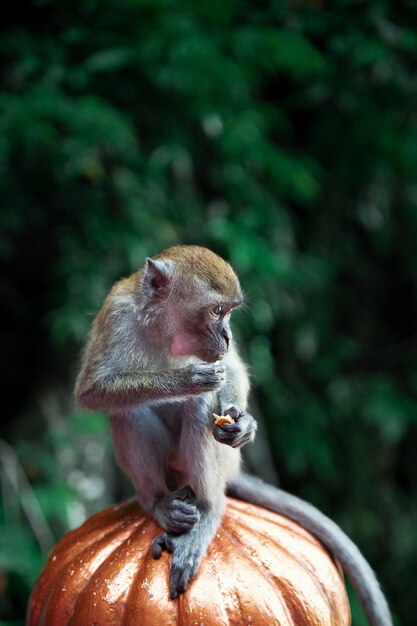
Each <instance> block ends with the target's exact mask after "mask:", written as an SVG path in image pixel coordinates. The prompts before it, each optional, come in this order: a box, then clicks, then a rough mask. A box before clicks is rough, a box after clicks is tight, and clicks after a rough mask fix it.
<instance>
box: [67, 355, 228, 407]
mask: <svg viewBox="0 0 417 626" xmlns="http://www.w3.org/2000/svg"><path fill="white" fill-rule="evenodd" d="M224 379H225V370H224V367H223V366H222V365H219V364H210V363H196V364H193V365H189V366H187V367H183V368H178V369H167V370H159V371H155V372H151V371H141V370H139V371H133V372H123V373H117V374H113V375H111V374H110V375H107V376H102V377H98V376H94V375H89V376H88V375H86V374H85V375H83V373H82V374H81V375H80V377H79V379H78V381H77V385H76V388H75V397H76V400H77V402H78V403H79V404H80V405H81V406H83V407H85V408H86V409H93V410H94V409H106V410H118V409H123V408H126V407H128V406H131V405H135V404H141V403H146V402H163V401H167V400H168V401H169V400H180V399H182V398H186V397H187V396H194V395H200V394H202V393H206V392H209V391H213V390H217V389H219V388H220V387H221V385H222V384H223V383H224Z"/></svg>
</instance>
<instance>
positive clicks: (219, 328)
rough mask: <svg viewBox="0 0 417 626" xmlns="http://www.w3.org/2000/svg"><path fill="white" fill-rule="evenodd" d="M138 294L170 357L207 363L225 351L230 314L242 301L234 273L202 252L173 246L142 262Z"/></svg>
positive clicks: (205, 252)
mask: <svg viewBox="0 0 417 626" xmlns="http://www.w3.org/2000/svg"><path fill="white" fill-rule="evenodd" d="M141 276H142V280H141V287H142V293H143V294H144V296H145V297H146V299H147V300H148V301H149V303H150V305H151V306H152V307H154V308H155V307H156V310H157V311H158V317H159V322H158V331H159V334H160V336H161V337H162V338H163V339H164V343H165V340H166V341H167V343H168V345H167V344H166V343H165V345H166V347H167V348H168V349H169V352H170V354H171V356H174V357H180V356H181V357H186V356H195V357H197V358H199V359H201V360H203V361H207V362H209V363H213V362H214V361H217V360H218V359H221V358H222V357H223V356H224V355H225V354H226V352H227V351H228V350H229V347H230V342H231V339H232V333H231V330H230V325H229V319H230V314H231V312H232V310H233V308H235V307H236V306H239V305H240V304H241V303H242V301H243V296H242V291H241V289H240V285H239V281H238V279H237V276H236V274H235V273H234V271H233V270H232V268H231V267H230V265H229V264H228V263H226V262H225V261H223V259H221V258H220V257H218V256H217V255H215V254H214V253H213V252H211V251H210V250H207V249H206V248H199V247H198V246H178V247H176V248H170V249H169V250H166V251H165V252H163V253H161V254H160V255H157V256H156V257H155V258H154V259H147V263H146V265H145V268H144V270H143V274H142V275H141Z"/></svg>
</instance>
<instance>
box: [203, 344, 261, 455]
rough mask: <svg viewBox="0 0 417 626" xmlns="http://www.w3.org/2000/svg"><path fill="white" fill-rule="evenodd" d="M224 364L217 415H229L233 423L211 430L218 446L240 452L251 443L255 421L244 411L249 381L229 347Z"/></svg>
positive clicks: (232, 348) (255, 427) (242, 366)
mask: <svg viewBox="0 0 417 626" xmlns="http://www.w3.org/2000/svg"><path fill="white" fill-rule="evenodd" d="M224 363H225V366H226V382H225V384H224V385H223V387H222V388H221V389H220V391H219V393H218V397H219V412H220V414H221V415H230V416H231V417H232V418H233V420H234V423H233V424H223V425H222V426H214V428H213V435H214V438H215V439H216V440H217V441H218V442H219V443H224V444H227V445H229V446H231V447H232V448H240V447H242V446H243V445H245V444H247V443H250V442H251V441H253V440H254V438H255V433H256V429H257V423H256V420H255V419H254V418H253V417H252V415H250V414H249V413H248V412H247V411H246V407H247V402H248V393H249V377H248V375H247V372H246V368H245V365H244V364H243V362H242V360H241V359H240V357H239V355H238V353H237V351H236V349H235V347H234V346H233V345H232V346H231V349H230V352H229V354H228V355H227V357H226V358H225V359H224Z"/></svg>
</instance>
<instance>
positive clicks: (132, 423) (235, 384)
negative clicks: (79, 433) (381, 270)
mask: <svg viewBox="0 0 417 626" xmlns="http://www.w3.org/2000/svg"><path fill="white" fill-rule="evenodd" d="M243 302H244V296H243V292H242V289H241V287H240V283H239V280H238V278H237V276H236V274H235V272H234V270H233V269H232V267H231V266H230V264H229V263H227V262H226V261H224V260H223V259H222V258H221V257H219V256H218V255H217V254H215V253H214V252H212V251H211V250H209V249H207V248H203V247H200V246H186V245H180V246H174V247H171V248H168V249H167V250H164V251H163V252H161V253H159V254H157V255H155V256H153V257H152V258H147V259H146V262H145V264H144V265H143V266H142V267H141V268H140V269H139V270H138V271H136V272H135V273H133V274H132V275H131V276H129V277H128V278H124V279H121V280H120V281H118V282H117V283H116V284H115V285H114V286H113V288H112V289H111V291H110V293H109V295H108V296H107V298H106V299H105V300H104V303H103V305H102V307H101V309H100V311H99V312H98V314H97V316H96V318H95V319H94V321H93V323H92V326H91V330H90V334H89V338H88V340H87V343H86V346H85V349H84V352H83V356H82V360H81V368H80V372H79V374H78V377H77V380H76V385H75V398H76V401H77V403H78V404H79V405H80V406H82V407H84V408H86V409H92V410H95V409H101V410H105V411H106V412H107V413H108V415H109V419H110V428H111V433H112V438H113V443H114V449H115V455H116V458H117V460H118V463H119V465H120V467H121V468H122V470H124V471H125V473H126V474H127V475H128V476H129V477H130V479H131V480H132V482H133V484H134V487H135V490H136V495H137V499H138V501H139V504H140V505H141V506H142V507H143V509H144V510H145V511H146V512H147V513H149V514H150V515H151V516H152V517H153V518H154V519H155V520H156V522H157V523H158V524H159V526H160V527H161V529H162V532H161V534H159V535H158V536H156V537H155V538H154V540H153V541H152V544H151V550H152V555H153V557H154V558H159V557H160V556H161V554H162V552H163V551H164V550H166V551H168V552H169V553H171V555H172V557H171V565H170V572H169V589H170V597H171V598H172V599H174V598H176V597H177V596H178V595H179V594H181V593H182V592H183V591H184V590H185V589H186V587H187V585H188V584H189V583H190V581H191V580H192V578H193V576H194V574H195V572H196V571H197V568H198V566H199V564H200V562H201V560H202V558H203V556H204V554H205V553H206V551H207V548H208V546H209V544H210V542H211V540H212V538H213V536H214V534H215V532H216V530H217V528H218V526H219V524H220V521H221V518H222V515H223V512H224V510H225V505H226V493H227V494H229V495H232V496H234V497H237V498H240V499H243V500H246V501H248V502H252V503H254V504H259V505H261V506H264V507H265V508H269V509H270V510H272V511H275V512H277V513H281V514H283V515H286V516H287V517H289V518H290V519H293V520H294V521H296V522H299V523H301V524H302V525H303V526H304V527H305V528H306V529H307V530H310V531H311V532H312V533H313V534H314V535H316V536H317V538H318V539H319V540H320V541H321V542H322V543H323V544H324V545H325V546H326V547H327V548H328V549H329V551H330V552H331V553H332V554H333V555H334V556H335V557H336V558H337V559H339V561H340V562H341V564H342V567H343V568H344V571H345V572H346V574H347V575H348V577H349V578H350V580H351V582H352V584H353V586H354V588H355V590H356V592H357V593H358V596H359V598H360V600H361V602H362V605H363V607H364V609H365V612H366V613H367V616H368V619H369V622H370V624H371V625H372V626H392V621H391V617H390V611H389V608H388V605H387V602H386V600H385V597H384V595H383V593H382V591H381V589H380V587H379V584H378V582H377V579H376V577H375V574H374V573H373V571H372V569H371V568H370V566H369V565H368V563H367V561H366V560H365V558H364V557H363V556H362V554H361V553H360V552H359V550H358V548H357V547H356V545H355V544H354V543H353V542H352V541H351V540H350V539H349V538H348V537H347V536H346V535H345V534H344V533H343V531H342V530H341V529H340V528H339V527H338V526H337V525H336V524H335V523H334V522H332V521H331V520H330V519H329V518H327V517H326V516H325V515H324V514H323V513H321V512H320V511H318V510H317V509H316V508H315V507H313V506H312V505H310V504H308V503H307V502H304V501H303V500H301V499H299V498H297V497H296V496H293V495H291V494H289V493H287V492H285V491H283V490H281V489H278V488H275V487H272V486H271V485H266V484H264V483H262V482H261V481H260V480H259V479H256V478H255V477H250V476H248V475H246V474H244V473H242V472H241V456H240V448H242V446H244V445H246V444H248V443H250V442H252V441H253V439H254V437H255V433H256V429H257V422H256V420H255V419H254V417H253V416H252V415H251V414H250V413H249V412H248V410H247V409H248V394H249V387H250V385H249V377H248V373H247V368H246V366H245V364H244V363H243V361H242V359H241V358H240V356H239V353H238V350H237V346H236V343H235V341H234V339H233V336H232V331H231V327H230V317H231V314H232V312H233V310H234V309H236V308H237V307H239V306H241V305H242V304H243ZM213 413H215V414H218V415H228V416H230V417H231V418H232V420H233V421H232V423H225V424H222V425H216V424H215V423H214V418H213Z"/></svg>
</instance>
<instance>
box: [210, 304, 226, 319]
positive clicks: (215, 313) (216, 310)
mask: <svg viewBox="0 0 417 626" xmlns="http://www.w3.org/2000/svg"><path fill="white" fill-rule="evenodd" d="M222 310H223V307H221V306H220V305H218V306H214V307H213V308H212V309H211V310H210V315H211V316H212V317H220V315H221V314H222Z"/></svg>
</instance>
